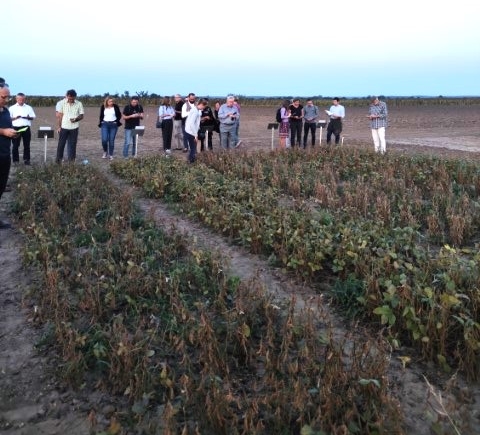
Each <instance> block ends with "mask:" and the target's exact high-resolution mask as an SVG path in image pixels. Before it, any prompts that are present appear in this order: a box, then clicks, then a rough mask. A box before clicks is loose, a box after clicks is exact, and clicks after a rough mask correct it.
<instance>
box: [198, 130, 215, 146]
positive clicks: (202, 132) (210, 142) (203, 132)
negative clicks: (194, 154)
mask: <svg viewBox="0 0 480 435" xmlns="http://www.w3.org/2000/svg"><path fill="white" fill-rule="evenodd" d="M207 134H208V139H207V147H208V149H209V150H212V149H213V126H210V127H209V128H208V129H207V128H205V127H202V126H200V131H199V132H198V138H199V139H200V151H205V138H206V136H207Z"/></svg>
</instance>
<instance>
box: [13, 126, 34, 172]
mask: <svg viewBox="0 0 480 435" xmlns="http://www.w3.org/2000/svg"><path fill="white" fill-rule="evenodd" d="M13 128H14V129H15V130H19V129H20V128H23V127H13ZM31 139H32V131H31V130H30V127H28V128H27V129H26V130H25V131H24V132H22V133H20V134H19V135H18V137H16V138H15V139H12V160H13V161H14V162H19V161H20V156H19V154H18V149H19V147H20V143H21V141H22V140H23V161H24V162H25V163H30V141H31Z"/></svg>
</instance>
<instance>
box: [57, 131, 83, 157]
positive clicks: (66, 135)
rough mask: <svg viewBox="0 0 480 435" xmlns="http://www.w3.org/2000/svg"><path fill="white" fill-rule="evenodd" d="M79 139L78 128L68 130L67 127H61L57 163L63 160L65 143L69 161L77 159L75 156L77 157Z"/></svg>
mask: <svg viewBox="0 0 480 435" xmlns="http://www.w3.org/2000/svg"><path fill="white" fill-rule="evenodd" d="M77 140H78V128H74V129H72V130H68V129H66V128H62V129H60V135H59V136H58V146H57V159H56V162H57V163H60V162H61V161H62V160H63V153H64V151H65V145H67V160H68V161H69V162H73V161H75V158H76V157H77Z"/></svg>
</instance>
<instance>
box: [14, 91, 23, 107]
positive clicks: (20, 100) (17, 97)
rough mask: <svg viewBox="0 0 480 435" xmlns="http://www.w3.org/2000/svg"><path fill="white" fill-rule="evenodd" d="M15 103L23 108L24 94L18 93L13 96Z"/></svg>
mask: <svg viewBox="0 0 480 435" xmlns="http://www.w3.org/2000/svg"><path fill="white" fill-rule="evenodd" d="M15 101H16V102H17V104H19V105H20V106H23V104H24V103H25V94H24V93H23V92H19V93H18V94H17V95H15Z"/></svg>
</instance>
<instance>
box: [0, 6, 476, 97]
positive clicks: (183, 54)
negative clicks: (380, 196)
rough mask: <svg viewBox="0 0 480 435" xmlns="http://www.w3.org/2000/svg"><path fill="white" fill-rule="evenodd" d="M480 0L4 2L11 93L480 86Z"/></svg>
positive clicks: (361, 92)
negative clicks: (367, 0) (72, 90)
mask: <svg viewBox="0 0 480 435" xmlns="http://www.w3.org/2000/svg"><path fill="white" fill-rule="evenodd" d="M479 12H480V2H478V0H456V1H443V0H440V1H438V0H437V1H433V0H430V1H427V0H403V1H389V0H384V1H375V2H365V1H360V0H343V1H340V2H333V1H332V2H325V1H322V0H313V1H310V0H303V1H300V2H298V3H297V2H296V1H293V2H292V1H268V0H241V1H237V0H234V1H225V0H224V1H217V0H209V1H207V2H204V1H198V0H195V1H193V0H173V1H158V0H152V1H145V0H140V1H138V3H137V2H136V1H129V2H126V1H123V0H117V1H116V2H110V1H100V0H97V1H95V2H94V1H92V0H84V1H83V2H80V3H78V2H72V3H70V2H66V1H59V0H23V1H21V2H16V1H8V2H2V8H1V10H0V14H1V16H2V24H3V30H4V32H3V38H2V47H1V54H0V56H1V58H2V61H1V63H0V65H1V66H0V77H3V78H5V79H6V81H7V83H9V85H10V88H11V92H12V93H16V92H23V93H25V94H26V95H27V96H28V95H48V96H62V95H64V94H65V92H66V91H67V90H68V89H75V90H76V91H77V94H78V95H105V94H119V95H122V94H124V93H125V92H128V93H129V94H130V95H134V94H136V93H148V94H151V93H155V94H158V95H173V94H175V93H180V94H182V95H185V94H187V93H189V92H194V93H195V94H196V95H198V96H217V97H219V96H224V95H225V96H226V95H228V94H235V95H241V96H298V97H308V96H320V95H321V96H324V97H333V96H338V97H363V96H369V95H385V96H416V95H422V96H439V95H443V96H463V95H468V96H480V24H479V18H478V17H479Z"/></svg>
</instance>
